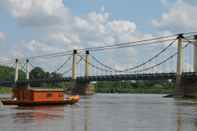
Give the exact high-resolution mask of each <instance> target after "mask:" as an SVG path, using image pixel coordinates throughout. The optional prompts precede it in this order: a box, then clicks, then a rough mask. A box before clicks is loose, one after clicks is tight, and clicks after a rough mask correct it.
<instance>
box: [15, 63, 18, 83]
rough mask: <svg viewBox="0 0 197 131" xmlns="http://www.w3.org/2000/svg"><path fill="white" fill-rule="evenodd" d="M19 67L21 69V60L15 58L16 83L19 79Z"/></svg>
mask: <svg viewBox="0 0 197 131" xmlns="http://www.w3.org/2000/svg"><path fill="white" fill-rule="evenodd" d="M18 69H19V61H18V59H16V60H15V78H14V82H15V83H16V82H17V81H18Z"/></svg>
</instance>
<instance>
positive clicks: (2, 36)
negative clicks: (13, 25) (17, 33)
mask: <svg viewBox="0 0 197 131" xmlns="http://www.w3.org/2000/svg"><path fill="white" fill-rule="evenodd" d="M5 39H6V35H5V33H3V32H0V41H3V40H5Z"/></svg>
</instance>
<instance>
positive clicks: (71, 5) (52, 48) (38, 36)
mask: <svg viewBox="0 0 197 131" xmlns="http://www.w3.org/2000/svg"><path fill="white" fill-rule="evenodd" d="M196 12H197V1H195V0H146V1H145V0H115V1H114V0H1V1H0V59H2V60H3V59H5V57H12V58H20V57H26V56H35V55H39V54H47V53H53V52H58V51H66V50H72V49H75V48H85V47H92V46H103V45H106V43H120V42H128V41H135V40H140V39H145V38H151V37H155V36H161V35H169V34H174V33H180V32H191V31H197V17H195V16H196ZM120 52H121V51H120ZM121 53H122V54H123V55H125V56H126V57H127V58H128V57H136V55H138V54H139V52H138V51H137V50H136V49H126V50H124V51H122V52H121ZM119 55H120V54H114V55H109V54H108V55H107V56H106V59H107V60H108V61H109V64H115V65H116V66H117V67H120V66H121V65H118V63H117V60H116V61H113V58H117V56H119ZM145 55H146V54H145ZM147 56H149V55H147ZM98 57H99V58H101V59H102V57H104V56H98ZM126 57H124V58H126ZM136 58H137V57H136ZM118 61H121V62H122V63H124V65H125V64H128V63H131V64H132V63H134V60H128V59H119V60H118Z"/></svg>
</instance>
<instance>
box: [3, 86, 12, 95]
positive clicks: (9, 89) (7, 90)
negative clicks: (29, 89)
mask: <svg viewBox="0 0 197 131" xmlns="http://www.w3.org/2000/svg"><path fill="white" fill-rule="evenodd" d="M11 91H12V89H11V88H7V87H0V93H1V94H6V93H10V92H11Z"/></svg>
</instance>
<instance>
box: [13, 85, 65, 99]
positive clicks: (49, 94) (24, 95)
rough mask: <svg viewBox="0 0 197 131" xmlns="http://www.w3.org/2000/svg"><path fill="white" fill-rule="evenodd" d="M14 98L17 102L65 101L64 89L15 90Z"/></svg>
mask: <svg viewBox="0 0 197 131" xmlns="http://www.w3.org/2000/svg"><path fill="white" fill-rule="evenodd" d="M13 96H14V98H15V99H16V100H17V101H26V102H59V101H64V90H63V89H38V88H15V89H13Z"/></svg>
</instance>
